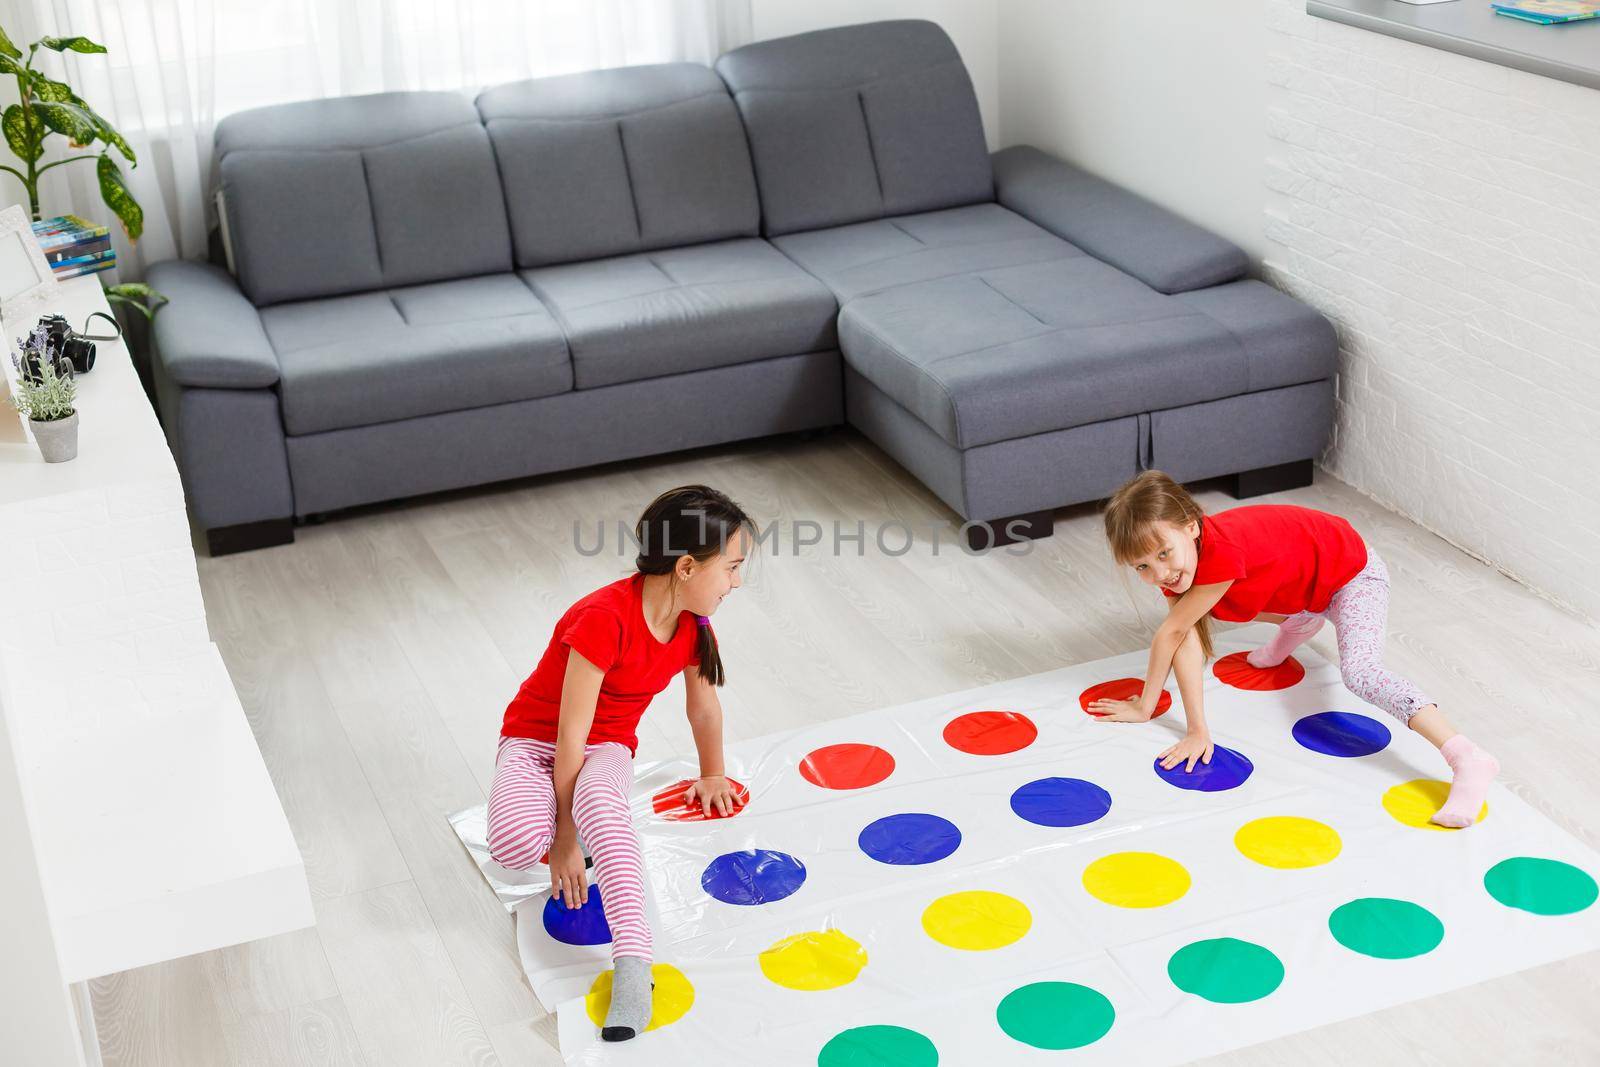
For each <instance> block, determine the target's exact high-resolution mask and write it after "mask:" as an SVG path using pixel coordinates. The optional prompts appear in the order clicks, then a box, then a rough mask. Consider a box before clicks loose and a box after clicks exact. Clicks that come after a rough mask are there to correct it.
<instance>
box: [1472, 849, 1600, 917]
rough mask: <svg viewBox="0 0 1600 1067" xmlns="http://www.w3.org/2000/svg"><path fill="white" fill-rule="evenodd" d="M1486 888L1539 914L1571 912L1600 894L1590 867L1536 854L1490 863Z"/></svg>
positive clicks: (1508, 902)
mask: <svg viewBox="0 0 1600 1067" xmlns="http://www.w3.org/2000/svg"><path fill="white" fill-rule="evenodd" d="M1483 888H1485V889H1487V890H1488V891H1489V895H1490V896H1491V897H1494V899H1496V900H1498V901H1499V902H1500V903H1502V904H1504V905H1505V906H1506V907H1508V908H1521V909H1522V910H1523V911H1531V912H1533V914H1535V915H1571V914H1572V913H1573V912H1575V911H1582V910H1583V909H1584V908H1587V907H1588V906H1589V905H1590V904H1593V903H1594V901H1595V897H1596V896H1600V886H1596V885H1595V881H1594V879H1593V878H1591V877H1590V876H1589V874H1588V873H1587V872H1586V871H1583V870H1580V869H1579V868H1577V867H1574V866H1573V865H1572V864H1570V863H1562V862H1561V861H1560V860H1545V859H1538V858H1536V857H1533V856H1516V857H1513V858H1512V859H1508V860H1501V861H1500V862H1499V863H1497V864H1495V865H1494V866H1493V867H1490V868H1489V871H1488V873H1487V874H1485V875H1484V876H1483Z"/></svg>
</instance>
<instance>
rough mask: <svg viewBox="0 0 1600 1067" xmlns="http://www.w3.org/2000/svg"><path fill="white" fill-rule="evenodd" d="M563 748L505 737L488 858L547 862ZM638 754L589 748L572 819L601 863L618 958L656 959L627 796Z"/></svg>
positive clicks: (597, 868)
mask: <svg viewBox="0 0 1600 1067" xmlns="http://www.w3.org/2000/svg"><path fill="white" fill-rule="evenodd" d="M555 766H556V746H555V745H554V744H552V743H550V742H549V741H535V740H533V739H532V738H528V737H502V738H501V739H500V751H499V753H498V755H496V757H495V765H494V784H493V785H492V786H490V788H489V855H490V856H491V857H492V858H493V859H494V861H495V862H496V863H498V864H500V866H502V867H507V868H509V869H511V870H514V871H525V870H528V869H529V868H531V867H533V866H534V864H537V863H541V862H543V861H544V857H545V853H546V852H548V851H549V850H550V842H551V840H552V839H553V838H554V837H555V826H556V791H555V783H554V781H553V779H552V775H553V774H554V773H555ZM632 789H633V755H632V753H630V752H629V751H628V747H627V746H626V745H621V744H618V743H617V742H615V741H607V742H605V743H604V744H599V745H589V746H587V747H586V748H584V750H583V769H582V770H580V771H579V772H578V784H577V786H576V787H575V788H574V789H573V793H572V818H573V820H574V821H575V822H576V823H577V824H578V835H579V836H580V837H582V838H583V843H584V846H585V847H586V848H587V849H588V850H589V855H590V856H592V857H593V858H594V873H595V880H596V881H598V882H599V883H600V896H601V898H602V899H603V901H604V902H605V912H606V922H607V924H608V925H609V926H610V927H611V958H612V959H616V958H617V957H618V956H638V957H640V958H642V959H647V960H648V959H650V958H651V944H650V923H649V922H648V920H646V918H645V909H644V861H643V857H641V856H640V854H639V838H638V837H637V836H636V835H635V834H634V832H633V814H632V812H631V810H630V809H629V806H628V796H629V793H630V792H631V791H632Z"/></svg>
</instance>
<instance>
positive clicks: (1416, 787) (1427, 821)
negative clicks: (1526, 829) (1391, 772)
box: [1383, 778, 1489, 830]
mask: <svg viewBox="0 0 1600 1067" xmlns="http://www.w3.org/2000/svg"><path fill="white" fill-rule="evenodd" d="M1449 795H1450V783H1449V782H1441V781H1438V780H1437V779H1434V778H1416V779H1413V780H1412V781H1409V782H1402V783H1400V784H1399V785H1395V786H1390V787H1389V789H1388V791H1387V792H1385V793H1384V794H1383V810H1384V811H1386V812H1388V813H1389V814H1390V815H1393V816H1394V817H1395V819H1397V820H1398V821H1400V822H1403V823H1405V824H1406V825H1407V826H1415V827H1416V828H1417V829H1419V830H1455V829H1458V827H1454V826H1440V825H1439V824H1438V823H1436V822H1433V821H1432V819H1433V816H1434V814H1435V813H1436V812H1438V810H1439V809H1440V808H1442V807H1444V802H1445V798H1446V797H1448V796H1449ZM1488 814H1489V805H1488V804H1487V803H1485V804H1484V805H1483V808H1482V810H1480V811H1479V812H1478V817H1477V818H1476V819H1474V820H1472V821H1473V822H1482V821H1483V820H1484V819H1485V818H1486V817H1488Z"/></svg>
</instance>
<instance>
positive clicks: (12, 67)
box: [0, 52, 28, 78]
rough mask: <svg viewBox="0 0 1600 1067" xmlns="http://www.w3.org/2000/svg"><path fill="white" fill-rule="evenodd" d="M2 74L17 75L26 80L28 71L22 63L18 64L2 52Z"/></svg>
mask: <svg viewBox="0 0 1600 1067" xmlns="http://www.w3.org/2000/svg"><path fill="white" fill-rule="evenodd" d="M0 74H16V75H19V76H21V77H24V78H26V77H27V76H28V71H27V68H26V67H24V66H23V65H22V64H21V63H18V62H17V61H16V60H15V59H12V58H11V57H10V56H8V55H6V54H5V53H4V52H0Z"/></svg>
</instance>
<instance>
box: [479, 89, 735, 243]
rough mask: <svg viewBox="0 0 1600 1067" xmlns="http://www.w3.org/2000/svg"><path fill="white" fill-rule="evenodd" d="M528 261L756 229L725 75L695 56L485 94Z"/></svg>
mask: <svg viewBox="0 0 1600 1067" xmlns="http://www.w3.org/2000/svg"><path fill="white" fill-rule="evenodd" d="M478 112H479V114H481V115H482V117H483V121H484V123H485V125H486V127H487V129H488V131H489V137H490V139H491V140H492V141H493V142H494V148H495V155H496V157H497V159H498V161H499V167H500V175H501V179H502V180H503V182H504V183H505V189H506V202H507V205H508V210H509V212H510V216H511V232H512V237H513V240H514V242H515V245H516V260H517V266H519V267H537V266H544V265H546V264H550V263H566V262H571V261H574V260H581V259H592V258H596V257H599V256H614V255H620V254H623V253H628V252H641V251H645V250H648V249H653V248H668V247H672V246H675V245H684V244H696V243H700V242H704V241H717V240H721V239H724V238H729V237H745V236H754V235H755V233H756V232H757V225H758V222H759V219H760V204H759V203H758V202H757V200H756V185H755V176H754V174H753V173H752V172H751V170H750V152H749V149H748V148H747V147H746V146H745V137H744V128H743V126H742V125H741V124H740V122H739V113H738V111H737V109H735V107H734V106H733V100H732V99H731V98H730V97H729V96H728V90H727V87H726V86H725V85H723V84H722V81H721V80H720V79H719V78H718V77H717V76H716V75H715V74H713V73H712V72H711V71H709V70H707V69H706V68H705V67H702V66H699V65H698V64H694V63H661V64H655V65H651V66H639V67H619V68H617V69H615V70H595V71H587V72H585V73H582V74H568V75H563V76H561V77H555V78H535V79H532V80H529V81H522V82H515V83H512V84H510V85H501V86H496V87H495V88H492V89H487V90H485V91H484V92H483V93H482V94H480V95H479V97H478Z"/></svg>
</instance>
